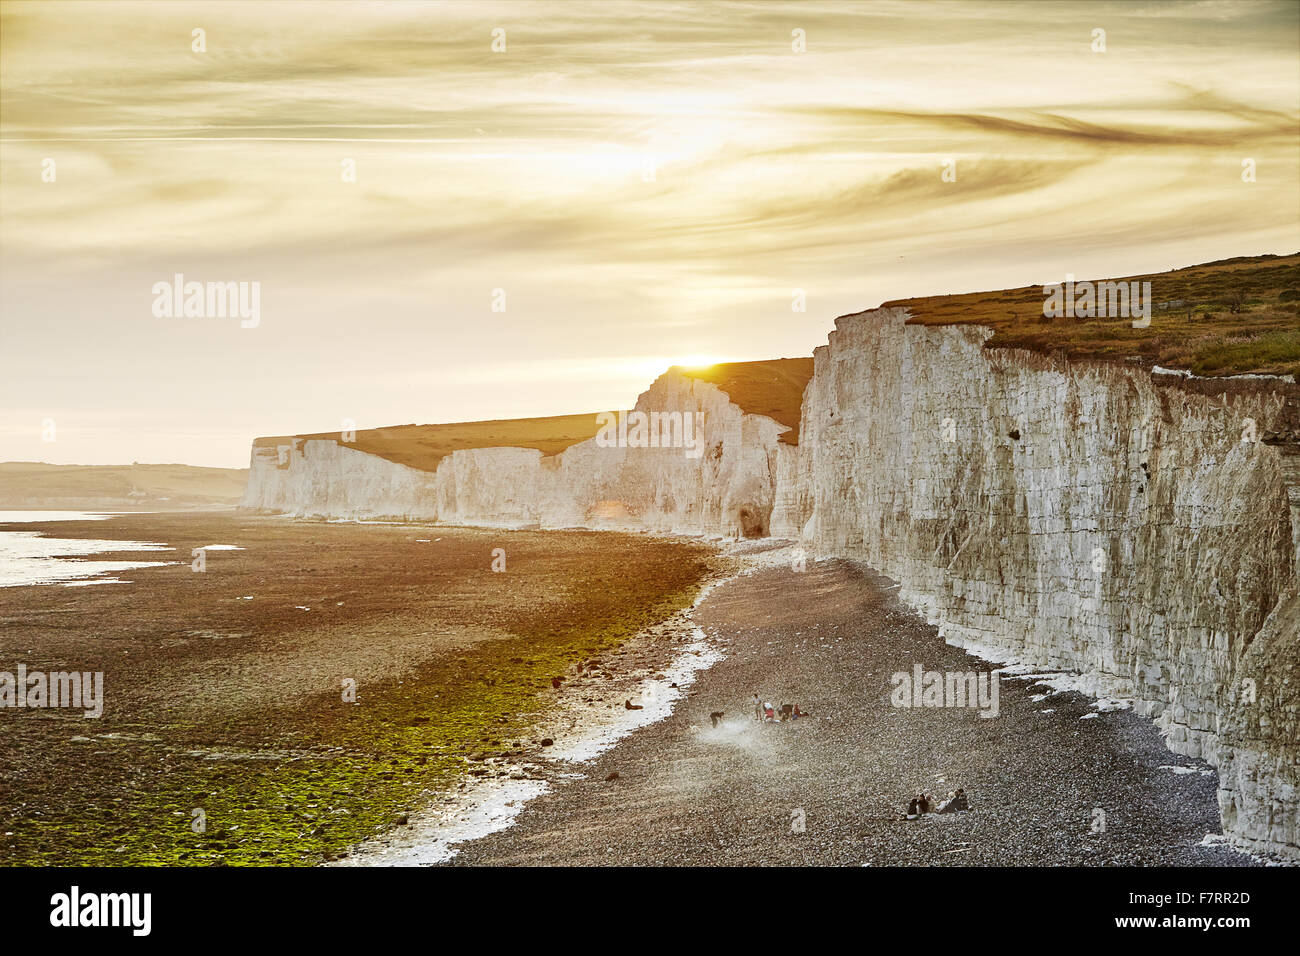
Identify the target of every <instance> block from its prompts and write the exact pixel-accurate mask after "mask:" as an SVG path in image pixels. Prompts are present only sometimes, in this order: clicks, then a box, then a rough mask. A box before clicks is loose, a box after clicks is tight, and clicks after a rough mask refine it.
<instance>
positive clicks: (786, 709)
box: [781, 704, 794, 720]
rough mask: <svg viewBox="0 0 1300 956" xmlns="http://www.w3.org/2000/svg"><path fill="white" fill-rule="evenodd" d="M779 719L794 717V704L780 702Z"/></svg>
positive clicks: (791, 718)
mask: <svg viewBox="0 0 1300 956" xmlns="http://www.w3.org/2000/svg"><path fill="white" fill-rule="evenodd" d="M781 719H782V720H793V719H794V705H792V704H782V705H781Z"/></svg>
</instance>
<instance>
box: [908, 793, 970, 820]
mask: <svg viewBox="0 0 1300 956" xmlns="http://www.w3.org/2000/svg"><path fill="white" fill-rule="evenodd" d="M969 809H970V800H969V799H968V798H967V796H966V791H965V790H963V789H962V788H961V787H958V788H957V789H956V790H954V791H952V792H951V793H949V794H948V799H947V800H940V801H939V803H938V804H936V803H935V802H934V800H933V799H932V798H931V797H930V795H929V794H928V793H918V794H917V795H916V796H915V797H913V798H912V802H911V803H909V804H908V805H907V819H909V820H915V819H916V818H917V817H920V816H923V815H924V814H927V813H956V812H957V811H959V810H969Z"/></svg>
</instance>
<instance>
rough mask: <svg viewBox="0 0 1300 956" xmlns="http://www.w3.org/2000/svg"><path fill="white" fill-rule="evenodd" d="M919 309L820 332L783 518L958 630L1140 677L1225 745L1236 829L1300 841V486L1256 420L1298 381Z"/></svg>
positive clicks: (1113, 679)
mask: <svg viewBox="0 0 1300 956" xmlns="http://www.w3.org/2000/svg"><path fill="white" fill-rule="evenodd" d="M906 317H907V315H906V313H905V312H903V311H901V310H877V311H875V312H867V313H861V314H858V315H852V316H845V317H843V318H841V319H839V320H838V321H837V322H836V330H835V331H834V332H833V333H831V336H830V340H829V344H828V345H826V346H824V347H822V348H819V349H817V351H816V352H815V355H814V358H815V366H814V374H813V378H812V381H811V382H810V383H809V385H808V388H807V390H806V392H805V394H804V408H803V417H802V425H801V438H800V443H799V451H798V453H797V455H796V456H795V457H796V458H797V460H796V461H794V462H788V461H787V462H782V463H781V464H782V467H781V468H780V469H779V473H778V485H779V488H778V513H777V514H776V515H774V516H773V519H772V523H773V526H774V527H777V528H780V529H781V530H782V531H789V530H791V529H794V528H800V529H801V531H802V536H803V538H804V540H805V541H806V542H807V544H808V545H809V546H810V547H811V548H812V550H813V551H814V553H816V554H820V555H843V556H849V557H854V558H858V559H861V560H863V561H864V562H866V563H867V564H869V565H871V566H872V567H874V568H877V569H879V570H880V571H882V572H884V573H885V574H888V575H889V576H891V577H893V578H896V579H897V580H898V581H899V582H900V583H901V592H902V596H903V597H904V599H905V600H907V601H908V602H909V603H912V604H913V605H915V606H917V607H919V608H921V609H923V610H924V611H925V612H926V613H927V615H928V616H929V618H930V619H931V620H932V621H933V622H935V623H937V624H938V625H939V626H940V628H941V630H942V632H943V633H944V635H945V636H946V637H947V638H948V639H949V640H950V641H952V642H953V643H957V644H961V645H973V646H976V647H981V648H985V649H992V650H993V651H994V652H995V653H997V654H1001V655H1005V656H1014V657H1016V658H1019V659H1022V660H1024V661H1026V662H1028V663H1031V664H1033V665H1035V666H1041V667H1044V668H1054V669H1064V670H1071V671H1075V672H1078V673H1079V674H1081V675H1083V677H1084V678H1085V680H1086V681H1087V682H1089V683H1090V685H1091V689H1092V690H1093V691H1094V692H1096V693H1098V694H1104V695H1108V696H1115V697H1122V698H1125V699H1129V700H1132V701H1133V703H1134V706H1135V708H1136V709H1137V710H1138V711H1139V712H1140V713H1143V714H1145V715H1147V716H1150V717H1152V718H1154V719H1155V720H1156V721H1157V723H1158V724H1159V725H1160V726H1161V727H1162V728H1163V729H1164V730H1165V731H1166V733H1167V735H1168V740H1169V744H1170V746H1171V747H1172V748H1173V749H1174V750H1176V751H1179V752H1182V753H1186V754H1188V755H1192V756H1200V757H1204V758H1205V759H1207V760H1209V761H1210V762H1212V763H1216V764H1217V765H1218V766H1219V768H1220V771H1221V791H1220V802H1221V806H1222V811H1223V819H1224V825H1225V831H1226V832H1228V833H1229V834H1230V835H1231V836H1233V837H1234V838H1236V839H1238V840H1239V841H1241V842H1243V843H1247V844H1249V845H1251V846H1253V847H1255V848H1261V849H1267V850H1272V851H1275V852H1282V853H1289V854H1292V855H1300V832H1298V829H1297V820H1298V817H1297V808H1298V803H1300V800H1298V794H1297V789H1296V785H1297V782H1298V780H1297V757H1298V754H1297V751H1298V750H1300V740H1298V734H1297V729H1298V728H1297V724H1298V723H1300V718H1298V717H1297V712H1298V711H1300V685H1298V684H1297V671H1298V670H1300V599H1298V598H1297V593H1296V592H1297V578H1296V569H1297V562H1298V561H1300V554H1298V552H1297V528H1298V527H1300V509H1298V508H1296V507H1294V506H1293V505H1292V503H1291V501H1290V500H1289V496H1288V492H1289V490H1290V489H1292V488H1293V487H1294V485H1295V478H1296V476H1295V469H1294V461H1293V460H1292V459H1288V458H1287V457H1285V456H1284V454H1283V451H1284V450H1285V449H1283V448H1280V447H1276V446H1274V445H1270V444H1266V443H1264V442H1263V441H1259V440H1250V439H1260V438H1266V437H1269V436H1276V435H1278V434H1279V433H1281V434H1283V436H1284V438H1288V439H1289V440H1290V441H1295V440H1296V439H1295V436H1294V435H1293V434H1290V432H1289V431H1288V429H1293V424H1294V403H1295V401H1296V398H1295V395H1294V394H1291V395H1290V398H1289V400H1290V402H1291V403H1292V404H1291V406H1290V407H1288V393H1287V390H1286V389H1282V388H1278V389H1274V388H1261V389H1258V390H1253V391H1247V392H1245V393H1242V394H1229V395H1226V396H1219V397H1217V398H1210V397H1206V396H1204V395H1199V394H1195V393H1194V392H1189V391H1184V390H1182V389H1176V388H1166V387H1158V385H1157V384H1156V383H1155V382H1153V378H1152V375H1151V374H1150V373H1149V372H1146V371H1143V370H1140V369H1136V368H1135V369H1126V368H1118V367H1114V366H1100V365H1086V364H1070V363H1067V362H1065V361H1052V360H1050V359H1046V358H1043V357H1040V356H1035V355H1032V354H1030V353H1026V352H1021V351H1006V350H986V349H984V348H983V342H984V341H985V339H986V338H987V337H988V336H989V335H990V334H991V333H989V332H988V331H987V330H984V329H982V328H979V327H973V326H946V327H924V326H918V325H905V324H904V322H905V320H906ZM1291 391H1292V392H1294V389H1292V390H1291ZM1243 437H1245V438H1246V439H1247V440H1245V441H1243Z"/></svg>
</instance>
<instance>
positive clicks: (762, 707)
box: [754, 694, 810, 723]
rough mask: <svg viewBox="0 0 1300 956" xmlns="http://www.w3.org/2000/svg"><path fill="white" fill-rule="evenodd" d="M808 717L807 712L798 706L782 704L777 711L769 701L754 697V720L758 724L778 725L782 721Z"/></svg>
mask: <svg viewBox="0 0 1300 956" xmlns="http://www.w3.org/2000/svg"><path fill="white" fill-rule="evenodd" d="M808 716H810V715H809V714H808V712H807V711H803V710H800V709H799V705H798V704H782V705H781V708H780V709H779V710H778V709H776V708H775V707H773V706H772V702H771V701H765V700H763V698H761V697H759V696H758V695H757V694H755V695H754V719H755V720H757V721H758V722H759V723H764V722H772V723H778V722H780V721H784V720H798V719H799V718H800V717H808Z"/></svg>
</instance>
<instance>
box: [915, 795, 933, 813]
mask: <svg viewBox="0 0 1300 956" xmlns="http://www.w3.org/2000/svg"><path fill="white" fill-rule="evenodd" d="M917 809H918V810H919V812H921V813H934V802H933V801H931V799H930V795H929V794H928V793H923V794H921V796H920V801H919V804H918V807H917Z"/></svg>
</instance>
